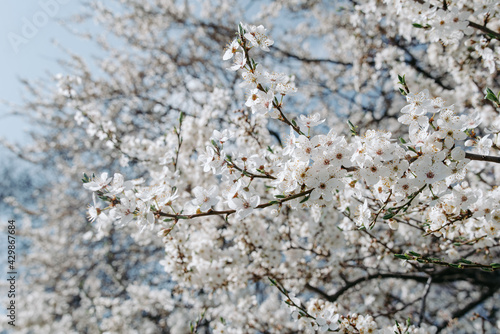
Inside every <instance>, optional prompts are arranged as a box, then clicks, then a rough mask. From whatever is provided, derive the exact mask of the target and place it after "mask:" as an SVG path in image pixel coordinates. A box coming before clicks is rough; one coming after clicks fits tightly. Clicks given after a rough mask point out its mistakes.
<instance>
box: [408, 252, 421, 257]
mask: <svg viewBox="0 0 500 334" xmlns="http://www.w3.org/2000/svg"><path fill="white" fill-rule="evenodd" d="M408 253H410V254H411V255H413V256H417V257H420V256H422V255H420V254H419V253H417V252H414V251H409V252H408Z"/></svg>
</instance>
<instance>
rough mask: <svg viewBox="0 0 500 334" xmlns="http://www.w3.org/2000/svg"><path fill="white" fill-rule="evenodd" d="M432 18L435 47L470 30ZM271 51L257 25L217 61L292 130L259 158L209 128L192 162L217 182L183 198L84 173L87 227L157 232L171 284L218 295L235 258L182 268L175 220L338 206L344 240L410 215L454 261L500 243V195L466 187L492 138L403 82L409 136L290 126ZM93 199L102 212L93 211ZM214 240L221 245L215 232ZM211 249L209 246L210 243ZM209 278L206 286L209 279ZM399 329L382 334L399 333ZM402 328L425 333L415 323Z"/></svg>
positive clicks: (309, 322) (312, 322) (363, 324)
mask: <svg viewBox="0 0 500 334" xmlns="http://www.w3.org/2000/svg"><path fill="white" fill-rule="evenodd" d="M429 17H430V19H429V20H430V21H429V24H431V23H432V24H433V28H432V29H433V30H432V31H431V34H434V35H435V37H433V38H434V39H442V38H443V34H444V35H446V36H448V37H449V36H451V37H450V38H452V39H453V38H462V36H458V35H457V36H455V37H454V35H456V34H457V31H463V32H466V33H469V29H467V26H466V25H465V23H464V22H465V19H466V18H467V17H466V16H464V15H462V14H459V13H456V12H455V11H453V10H452V11H450V12H446V13H441V10H437V11H435V13H434V14H433V15H431V16H429ZM457 17H458V19H457V20H456V24H455V23H454V24H453V25H451V24H450V25H445V27H442V29H441V28H439V24H440V23H439V22H438V21H439V20H441V21H445V22H448V21H450V20H451V21H452V22H455V20H454V19H453V18H457ZM440 29H441V30H440ZM273 43H274V42H273V40H271V39H270V38H269V37H268V36H267V35H266V29H265V28H264V27H263V26H253V25H245V24H240V25H239V27H238V32H237V37H236V38H235V39H234V40H233V41H232V42H231V43H230V44H229V46H228V48H227V49H226V51H225V53H224V55H223V59H224V60H226V61H227V60H231V61H232V62H233V64H232V65H231V66H230V67H229V70H231V71H241V78H242V83H241V87H244V88H245V89H246V96H247V98H246V102H245V106H246V107H248V108H250V110H251V112H252V117H254V118H255V119H257V120H262V119H265V118H266V117H267V116H269V117H270V118H273V119H276V120H278V121H280V122H281V123H283V124H284V125H285V126H286V128H287V129H289V134H288V136H287V138H286V141H285V143H284V145H270V146H268V147H267V149H263V148H262V147H260V149H261V151H260V152H255V151H252V150H246V149H245V148H242V147H241V146H239V145H238V140H239V138H238V135H237V134H236V133H235V132H234V131H231V130H229V129H223V130H222V131H218V130H214V131H213V132H212V135H211V137H210V139H209V141H208V142H207V143H206V144H205V151H204V152H203V153H198V154H197V159H198V163H199V164H200V166H201V167H202V168H203V171H204V172H206V173H211V174H213V175H214V176H215V177H214V178H213V179H212V180H215V181H214V182H217V184H211V185H208V186H207V185H197V186H195V187H193V188H190V187H189V189H187V190H188V192H187V193H188V194H187V195H180V193H181V191H182V189H179V188H178V187H177V185H176V184H175V183H169V182H166V181H162V182H160V183H157V184H153V185H150V186H145V185H143V184H144V183H145V182H144V180H132V181H125V180H124V177H123V176H122V175H121V174H118V173H116V174H115V175H114V177H113V178H110V177H108V174H107V173H103V174H101V176H100V177H87V176H85V179H84V187H85V188H86V189H88V190H90V191H92V192H93V193H94V203H93V205H92V206H90V207H89V219H90V220H91V221H96V222H97V226H98V228H99V230H100V231H101V234H102V235H106V234H108V233H110V231H111V227H112V226H114V225H117V226H124V225H127V224H129V223H130V222H132V221H135V222H136V223H137V225H139V227H140V229H141V230H144V229H145V228H146V227H150V228H151V229H155V228H156V227H158V226H159V231H158V235H159V236H161V237H162V238H163V240H164V241H165V242H166V246H165V248H166V250H167V252H168V253H169V254H170V255H171V259H166V260H165V261H163V262H162V264H163V265H164V267H165V268H168V269H171V270H172V271H173V272H175V273H176V274H173V277H174V278H175V279H177V280H182V279H183V278H182V277H180V275H177V273H179V272H182V271H183V272H184V273H186V276H187V277H188V278H184V280H185V281H189V282H190V283H191V284H193V285H195V286H203V285H205V286H210V287H211V288H213V289H216V288H218V287H221V286H224V285H225V284H227V280H225V279H224V277H227V276H230V273H229V271H230V270H229V269H228V267H227V265H228V263H232V261H233V260H232V259H218V260H217V259H216V258H217V256H216V254H215V251H205V250H203V251H201V249H196V250H195V251H194V253H195V254H196V256H195V257H194V259H193V260H192V263H191V264H186V263H185V262H184V257H185V255H184V253H183V252H184V249H183V247H184V244H185V243H186V242H187V238H188V237H186V236H184V235H179V236H176V238H173V237H171V236H170V234H171V232H172V231H173V230H174V229H179V228H180V227H179V226H178V225H181V224H179V221H181V220H186V219H194V218H197V217H207V216H222V217H225V220H226V221H227V220H229V219H233V218H229V217H230V216H231V217H234V221H235V222H241V221H243V220H244V219H246V218H248V217H251V216H252V214H257V212H258V211H259V210H261V209H262V210H263V209H265V208H272V209H273V210H272V211H270V213H271V214H272V215H273V216H275V217H278V216H279V215H280V214H281V213H282V211H285V210H287V209H288V208H291V209H305V210H311V212H314V211H315V210H317V211H320V212H321V210H323V209H324V210H328V209H329V208H334V207H335V208H338V211H340V212H341V213H342V215H343V217H344V218H343V219H342V221H341V223H340V224H339V228H340V229H341V230H342V231H345V232H346V233H345V234H346V236H345V238H346V239H347V240H349V238H351V236H349V231H352V230H355V229H358V230H365V231H371V230H372V229H374V228H375V227H376V225H377V224H380V223H381V222H384V223H386V224H387V226H388V228H389V229H390V230H391V231H397V230H398V228H399V226H400V224H404V223H408V220H409V219H408V220H405V219H406V217H411V218H412V219H414V220H415V221H417V222H418V224H420V225H419V226H418V227H419V228H421V230H422V231H424V232H425V233H426V234H427V235H433V236H436V237H442V238H443V240H444V242H445V243H446V245H447V246H450V248H449V252H448V254H449V256H450V257H451V258H455V257H456V258H459V257H460V256H459V254H458V253H457V252H456V251H454V248H453V247H452V246H451V245H453V244H456V243H457V242H459V241H460V242H464V240H465V242H466V243H467V244H473V245H474V247H476V248H481V247H490V246H494V245H497V244H498V238H499V237H500V202H499V201H498V198H499V197H500V196H499V194H498V190H496V189H492V190H475V189H473V188H472V187H470V185H469V184H468V183H467V181H466V177H467V173H468V171H469V169H471V168H474V163H473V162H472V161H473V160H481V156H485V155H488V154H489V153H490V151H491V150H492V148H493V141H492V140H491V139H490V138H489V135H484V136H480V135H478V133H482V131H481V130H480V129H478V126H479V125H480V123H481V120H480V118H479V115H478V114H476V113H468V114H463V113H461V112H459V111H458V109H459V107H458V106H455V105H454V104H447V103H446V100H445V99H444V98H440V97H432V96H431V94H430V92H429V90H428V89H423V90H422V91H420V92H417V93H414V92H411V91H410V90H409V88H408V86H407V84H406V82H405V78H404V76H403V77H400V78H399V79H400V84H401V85H402V86H403V89H402V90H401V91H402V93H403V95H405V97H406V102H407V103H406V105H405V106H404V107H403V108H401V110H400V115H399V117H397V121H398V122H399V124H401V125H402V126H404V127H406V128H408V132H407V134H406V135H405V136H403V137H397V138H396V137H394V136H393V134H392V132H391V131H388V130H380V129H360V128H358V127H357V126H355V125H354V124H352V123H351V122H349V128H350V136H348V135H346V134H345V133H341V132H338V131H336V130H334V129H331V130H329V131H328V132H326V131H324V128H325V124H326V120H325V119H322V117H321V115H320V114H319V113H314V114H312V115H309V116H307V115H298V117H295V118H294V117H293V115H294V114H293V113H292V112H287V111H286V97H287V96H288V95H290V94H292V93H297V92H298V90H297V88H296V87H295V82H294V79H293V76H288V75H286V74H284V73H277V72H272V71H268V70H266V69H265V68H264V67H263V66H262V65H261V64H259V63H257V62H256V61H255V59H254V58H252V57H251V55H250V53H251V52H254V51H255V49H256V48H259V49H260V50H262V51H269V47H270V46H272V45H273ZM248 117H250V116H248ZM325 132H326V133H325ZM497 135H498V134H497ZM470 147H472V149H473V150H471V149H470ZM185 190H186V189H185ZM186 197H189V199H187V200H186ZM97 198H99V199H101V200H102V201H104V202H106V203H107V206H106V207H104V208H100V207H99V203H97ZM285 208H287V209H285ZM319 216H321V214H319ZM317 221H319V219H317V220H315V222H317ZM309 225H314V224H312V223H311V224H308V226H307V228H309V229H313V227H311V226H309ZM235 226H239V225H238V224H237V223H235ZM241 228H243V227H241ZM235 229H237V228H236V227H235ZM304 229H306V227H305V228H304ZM212 232H213V233H212V234H213V235H212V237H213V239H217V238H218V236H219V234H218V232H214V231H212ZM234 233H235V232H234V231H229V232H226V231H225V232H222V233H221V234H220V236H221V237H228V236H229V239H231V243H232V242H234V241H236V242H237V243H238V247H239V248H240V249H245V247H247V244H245V242H247V241H246V240H237V238H236V237H235V235H234ZM186 235H189V234H187V233H186ZM232 238H234V239H232ZM290 239H291V238H290ZM212 241H213V240H211V241H207V243H206V245H205V246H206V247H207V248H211V247H215V245H216V243H215V242H212ZM390 241H391V242H392V240H390ZM291 244H292V242H291V240H290V245H291ZM200 247H201V246H200ZM290 247H291V246H290ZM187 248H188V247H186V249H187ZM277 248H278V247H277ZM287 250H288V249H287ZM198 252H199V254H198ZM262 252H263V253H264V251H262ZM272 253H273V252H272V251H270V252H269V254H266V256H263V257H268V259H266V261H268V263H271V264H272V263H275V264H276V265H279V264H280V258H279V256H278V255H276V254H275V253H274V254H272ZM319 253H320V252H319ZM201 254H203V255H201ZM190 256H191V255H190ZM176 259H180V260H179V261H178V260H176ZM269 266H270V267H272V265H269ZM205 276H206V277H210V279H207V280H206V281H204V280H203V277H205ZM231 279H232V277H231ZM228 280H229V279H228ZM234 280H235V281H236V279H234ZM233 283H234V282H233ZM235 284H236V283H235ZM288 305H289V306H290V310H291V315H292V318H294V319H295V320H298V321H299V324H300V326H301V327H303V328H308V329H310V330H320V331H322V332H324V331H340V332H344V333H350V332H356V331H357V332H360V333H365V332H366V333H370V332H373V331H375V330H376V329H378V326H377V324H376V322H375V321H374V319H373V317H372V316H370V315H366V316H364V315H358V314H356V313H353V314H351V315H349V316H342V315H341V314H340V312H339V310H338V309H337V308H336V307H335V306H334V305H333V304H329V303H328V302H324V301H321V300H312V301H310V302H309V304H308V307H307V308H302V309H301V308H300V302H299V301H298V300H291V302H290V303H288ZM301 312H302V313H301ZM303 312H307V313H303ZM304 314H306V315H307V316H304ZM218 326H221V325H218ZM396 327H397V326H396ZM396 327H395V328H392V327H391V328H390V329H387V331H389V332H390V331H391V330H394V331H396V330H397V329H398V328H396ZM407 330H408V331H409V332H414V333H420V332H423V331H424V330H423V329H422V328H420V329H418V328H415V327H409V328H408V329H407ZM382 331H383V330H382ZM429 331H430V332H432V331H433V329H430V330H429Z"/></svg>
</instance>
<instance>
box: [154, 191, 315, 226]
mask: <svg viewBox="0 0 500 334" xmlns="http://www.w3.org/2000/svg"><path fill="white" fill-rule="evenodd" d="M313 190H314V188H312V189H309V190H306V191H302V192H300V193H298V194H295V195H290V196H288V197H285V198H282V199H276V200H273V201H270V202H268V203H264V204H260V205H257V206H256V207H255V209H263V208H267V207H269V206H272V205H275V204H282V203H285V202H288V201H291V200H292V199H296V198H299V197H303V196H307V195H309V194H310V193H311V192H312V191H313ZM235 212H236V210H223V211H217V210H208V211H207V212H201V213H195V214H191V215H183V214H180V213H164V212H158V213H157V214H158V215H159V216H162V217H169V218H174V219H193V218H198V217H205V216H221V215H230V214H233V213H235Z"/></svg>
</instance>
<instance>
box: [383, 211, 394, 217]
mask: <svg viewBox="0 0 500 334" xmlns="http://www.w3.org/2000/svg"><path fill="white" fill-rule="evenodd" d="M394 216H395V214H394V213H392V212H390V213H388V214H386V215H385V216H383V217H382V219H391V218H392V217H394Z"/></svg>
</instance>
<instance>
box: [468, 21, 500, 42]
mask: <svg viewBox="0 0 500 334" xmlns="http://www.w3.org/2000/svg"><path fill="white" fill-rule="evenodd" d="M469 26H470V27H472V28H475V29H478V30H481V31H482V32H484V33H486V34H488V35H490V36H492V37H495V38H496V39H498V40H500V34H499V33H497V32H496V31H493V30H491V29H489V28H486V26H482V25H480V24H477V23H475V22H472V21H469Z"/></svg>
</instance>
